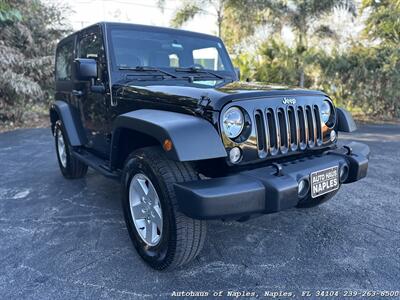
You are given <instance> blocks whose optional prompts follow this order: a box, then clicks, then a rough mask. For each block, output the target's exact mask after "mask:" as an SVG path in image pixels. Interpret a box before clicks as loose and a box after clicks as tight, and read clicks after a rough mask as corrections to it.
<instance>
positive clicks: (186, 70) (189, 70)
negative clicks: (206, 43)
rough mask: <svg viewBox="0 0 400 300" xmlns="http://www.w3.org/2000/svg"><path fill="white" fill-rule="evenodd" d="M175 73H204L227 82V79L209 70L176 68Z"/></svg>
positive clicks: (193, 67)
mask: <svg viewBox="0 0 400 300" xmlns="http://www.w3.org/2000/svg"><path fill="white" fill-rule="evenodd" d="M175 71H176V72H187V73H204V74H209V75H212V76H214V77H217V78H219V79H223V80H225V77H223V76H221V75H218V74H216V73H214V72H211V71H208V70H204V69H200V68H197V67H195V66H192V67H180V68H175Z"/></svg>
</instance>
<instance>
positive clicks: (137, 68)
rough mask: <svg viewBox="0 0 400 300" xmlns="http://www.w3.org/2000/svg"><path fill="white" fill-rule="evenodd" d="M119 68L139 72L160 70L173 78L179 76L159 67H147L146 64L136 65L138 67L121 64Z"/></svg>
mask: <svg viewBox="0 0 400 300" xmlns="http://www.w3.org/2000/svg"><path fill="white" fill-rule="evenodd" d="M118 70H129V71H138V72H159V73H162V74H164V75H168V76H170V77H172V78H178V77H177V76H175V75H174V74H172V73H169V72H167V71H164V70H161V69H158V68H154V67H146V66H136V67H122V66H119V67H118Z"/></svg>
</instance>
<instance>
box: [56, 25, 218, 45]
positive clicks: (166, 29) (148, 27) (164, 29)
mask: <svg viewBox="0 0 400 300" xmlns="http://www.w3.org/2000/svg"><path fill="white" fill-rule="evenodd" d="M96 25H99V26H101V27H104V26H108V25H110V26H119V27H122V28H123V27H125V28H134V29H143V30H154V31H157V32H171V33H172V32H175V33H180V34H185V35H191V36H193V37H196V36H197V37H203V38H209V39H216V40H220V38H219V37H217V36H215V35H210V34H205V33H200V32H194V31H188V30H183V29H176V28H169V27H161V26H152V25H142V24H134V23H120V22H97V23H94V24H92V25H89V26H86V27H84V28H82V29H79V30H78V31H75V32H73V33H71V34H69V35H68V36H66V37H65V38H63V39H61V40H60V42H59V44H60V43H62V42H63V41H64V40H66V39H68V38H70V37H71V36H74V35H76V34H78V33H79V32H81V31H85V30H87V29H89V28H90V27H93V26H96Z"/></svg>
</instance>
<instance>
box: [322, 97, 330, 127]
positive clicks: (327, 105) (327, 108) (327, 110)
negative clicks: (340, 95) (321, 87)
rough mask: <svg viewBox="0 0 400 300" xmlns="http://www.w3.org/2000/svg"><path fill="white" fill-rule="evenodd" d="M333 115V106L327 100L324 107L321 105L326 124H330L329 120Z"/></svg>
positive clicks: (323, 119) (323, 104)
mask: <svg viewBox="0 0 400 300" xmlns="http://www.w3.org/2000/svg"><path fill="white" fill-rule="evenodd" d="M331 113H332V108H331V104H330V102H329V101H328V100H325V101H324V102H323V103H322V105H321V120H322V122H324V123H325V124H326V123H328V122H329V119H330V117H331Z"/></svg>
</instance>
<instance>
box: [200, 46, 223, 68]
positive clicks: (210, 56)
mask: <svg viewBox="0 0 400 300" xmlns="http://www.w3.org/2000/svg"><path fill="white" fill-rule="evenodd" d="M193 61H194V63H195V64H198V65H201V66H202V67H203V68H205V69H209V70H214V71H221V70H225V67H224V65H223V63H222V61H221V57H220V56H219V53H218V50H217V49H216V48H214V47H210V48H201V49H195V50H193Z"/></svg>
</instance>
